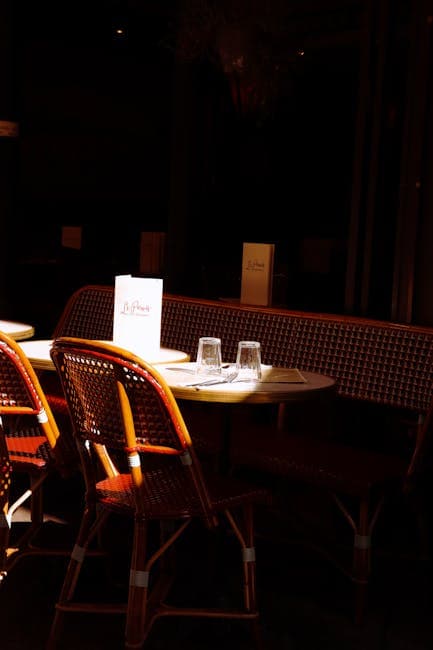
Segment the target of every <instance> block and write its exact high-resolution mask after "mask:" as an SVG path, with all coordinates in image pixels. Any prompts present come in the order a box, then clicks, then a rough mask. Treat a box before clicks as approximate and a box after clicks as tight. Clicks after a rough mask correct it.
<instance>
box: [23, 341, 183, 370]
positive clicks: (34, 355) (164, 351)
mask: <svg viewBox="0 0 433 650" xmlns="http://www.w3.org/2000/svg"><path fill="white" fill-rule="evenodd" d="M110 342H111V341H110ZM52 343H53V341H52V339H34V340H32V341H23V342H22V343H20V346H21V348H22V349H23V351H24V353H25V354H26V355H27V357H28V359H29V361H30V363H31V364H32V366H33V368H35V369H36V370H55V366H54V363H53V361H52V359H51V356H50V349H51V345H52ZM145 360H146V361H147V362H148V363H151V364H152V365H156V364H160V363H164V364H166V363H180V362H184V361H189V355H188V354H186V352H182V350H172V349H170V348H160V349H159V353H158V354H156V356H155V357H153V358H150V359H145Z"/></svg>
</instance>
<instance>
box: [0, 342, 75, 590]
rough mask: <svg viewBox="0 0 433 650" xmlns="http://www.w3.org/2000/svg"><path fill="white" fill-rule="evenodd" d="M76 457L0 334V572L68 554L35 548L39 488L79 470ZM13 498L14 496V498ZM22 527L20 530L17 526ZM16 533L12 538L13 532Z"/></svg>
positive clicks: (25, 365) (34, 381)
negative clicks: (22, 517) (26, 516)
mask: <svg viewBox="0 0 433 650" xmlns="http://www.w3.org/2000/svg"><path fill="white" fill-rule="evenodd" d="M78 467H79V464H78V455H77V453H76V451H75V449H74V447H73V446H72V445H69V444H68V443H67V442H66V441H65V440H64V439H63V437H62V436H61V435H60V432H59V429H58V426H57V423H56V421H55V419H54V417H53V414H52V412H51V409H50V406H49V404H48V402H47V400H46V398H45V395H44V392H43V390H42V388H41V386H40V383H39V380H38V378H37V376H36V374H35V372H34V370H33V368H32V366H31V365H30V362H29V361H28V359H27V357H26V356H25V355H24V353H23V352H22V350H21V348H20V347H19V345H18V344H17V343H16V342H15V341H14V340H13V339H11V338H10V337H9V336H8V335H7V334H5V333H4V332H0V505H1V512H0V517H1V518H0V573H1V576H2V577H3V578H4V577H5V576H6V574H7V573H8V571H10V569H11V568H12V567H13V566H14V564H15V563H16V562H17V561H18V560H19V559H21V558H22V557H24V556H27V555H58V554H62V555H63V554H67V553H69V552H70V549H61V548H54V547H53V546H52V544H51V545H49V543H47V545H45V544H44V545H40V546H38V545H37V542H38V538H39V540H40V539H41V537H40V536H39V533H41V532H42V527H43V523H44V502H43V501H44V500H43V487H44V485H45V484H46V482H47V479H48V478H49V477H54V476H56V477H59V478H66V477H68V476H72V475H73V474H74V473H75V472H76V471H78ZM12 495H13V497H12ZM26 502H27V503H29V507H30V521H29V522H28V523H27V522H26V523H25V525H24V532H22V530H20V531H19V532H18V527H19V526H18V524H19V522H16V524H17V525H16V526H15V523H14V521H13V516H14V514H15V513H16V511H17V509H18V508H19V507H20V506H22V505H23V504H25V503H26ZM20 528H21V527H20ZM15 533H16V534H15Z"/></svg>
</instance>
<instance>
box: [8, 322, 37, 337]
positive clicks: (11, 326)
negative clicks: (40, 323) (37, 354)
mask: <svg viewBox="0 0 433 650" xmlns="http://www.w3.org/2000/svg"><path fill="white" fill-rule="evenodd" d="M0 331H2V332H4V333H5V334H7V335H8V336H10V337H11V338H13V339H15V340H16V341H21V340H23V339H30V338H31V337H32V336H33V335H34V333H35V328H34V327H33V325H29V324H28V323H20V322H17V321H12V320H0Z"/></svg>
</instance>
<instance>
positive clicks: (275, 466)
mask: <svg viewBox="0 0 433 650" xmlns="http://www.w3.org/2000/svg"><path fill="white" fill-rule="evenodd" d="M247 433H248V437H247V438H246V439H245V444H243V443H242V442H241V441H239V440H238V441H235V442H234V444H233V445H232V449H231V463H232V465H234V466H239V465H243V466H248V467H250V468H254V469H256V470H258V471H262V472H267V473H270V474H272V475H277V476H284V477H286V478H291V479H294V480H296V479H298V480H302V481H303V482H307V483H310V484H312V485H316V486H320V487H325V488H328V489H330V490H332V491H335V492H344V493H345V494H348V495H352V496H365V495H367V494H368V493H369V492H371V490H372V489H373V488H375V487H378V486H383V485H384V484H385V483H387V482H390V481H391V482H393V481H400V480H403V479H404V477H405V474H406V471H407V466H408V462H407V461H406V460H405V459H403V458H401V457H399V456H393V455H388V454H384V453H379V452H376V451H370V450H367V449H361V448H355V447H351V446H349V445H343V444H339V443H336V442H331V441H327V440H326V441H325V440H319V439H317V438H314V437H312V436H308V435H301V434H299V435H298V434H285V435H282V434H279V433H277V432H274V433H273V434H272V431H269V430H268V431H266V430H263V431H261V432H258V431H252V432H251V431H249V432H247Z"/></svg>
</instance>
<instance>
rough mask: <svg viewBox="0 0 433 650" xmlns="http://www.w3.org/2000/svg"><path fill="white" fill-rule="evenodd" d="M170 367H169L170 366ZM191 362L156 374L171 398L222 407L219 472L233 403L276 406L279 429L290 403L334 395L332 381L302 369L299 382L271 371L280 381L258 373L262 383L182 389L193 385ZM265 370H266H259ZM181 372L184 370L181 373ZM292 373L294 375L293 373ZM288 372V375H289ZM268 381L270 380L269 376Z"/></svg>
mask: <svg viewBox="0 0 433 650" xmlns="http://www.w3.org/2000/svg"><path fill="white" fill-rule="evenodd" d="M225 365H226V368H225V369H224V371H223V372H224V373H227V374H228V373H230V370H231V368H230V364H225ZM171 368H173V366H171ZM194 368H195V363H182V364H180V366H177V369H176V370H172V369H170V366H169V365H162V366H158V372H159V373H160V374H161V375H162V377H163V378H164V379H165V381H166V382H167V384H168V385H169V386H170V388H171V390H172V393H173V395H174V396H175V398H176V399H180V400H193V401H197V402H213V403H215V402H217V403H221V404H224V405H225V406H224V416H223V417H224V423H223V432H222V435H223V451H222V454H221V458H220V469H221V471H222V472H226V471H227V470H228V468H229V448H230V437H231V411H230V405H233V404H276V405H278V422H277V427H278V429H279V430H282V429H283V426H284V422H285V420H286V418H287V413H286V405H287V404H289V403H290V402H295V401H296V402H299V401H300V400H313V401H312V404H313V403H314V400H318V399H322V397H325V399H327V398H328V397H329V398H331V397H332V396H333V395H334V394H335V388H336V382H335V380H334V379H332V377H328V376H327V375H322V374H320V373H316V372H306V371H304V370H302V372H301V373H300V377H301V378H302V380H300V381H297V380H296V381H293V379H292V380H290V381H289V380H288V379H290V377H293V376H294V377H295V379H296V373H299V371H298V370H297V369H289V368H275V367H274V368H271V370H272V371H273V372H274V374H273V375H272V377H274V376H276V377H277V378H278V377H279V376H280V377H281V378H282V379H284V377H287V379H286V380H285V381H284V380H283V381H280V380H278V381H270V380H268V379H267V378H265V373H264V372H262V379H263V380H262V381H247V382H246V381H238V382H236V380H234V381H233V382H231V383H221V384H214V385H212V386H185V384H187V383H195V381H197V376H196V375H195V374H194V372H193V371H194ZM263 368H266V369H269V368H270V367H269V366H268V367H263ZM182 369H185V371H182ZM295 371H296V372H295ZM290 373H291V375H290ZM269 379H270V377H269Z"/></svg>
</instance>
